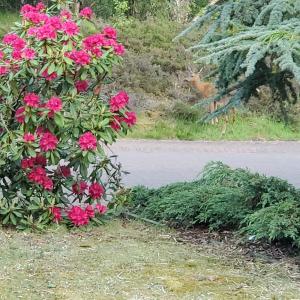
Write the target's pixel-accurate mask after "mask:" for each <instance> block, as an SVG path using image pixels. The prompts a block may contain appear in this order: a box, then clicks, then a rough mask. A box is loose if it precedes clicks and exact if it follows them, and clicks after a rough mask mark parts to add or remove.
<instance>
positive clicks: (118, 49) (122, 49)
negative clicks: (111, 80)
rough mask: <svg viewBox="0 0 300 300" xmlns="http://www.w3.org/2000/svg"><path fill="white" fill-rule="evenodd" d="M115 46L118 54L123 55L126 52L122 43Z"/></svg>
mask: <svg viewBox="0 0 300 300" xmlns="http://www.w3.org/2000/svg"><path fill="white" fill-rule="evenodd" d="M113 48H114V51H115V53H116V54H117V55H119V56H122V55H124V54H125V47H124V46H123V45H122V44H116V45H113Z"/></svg>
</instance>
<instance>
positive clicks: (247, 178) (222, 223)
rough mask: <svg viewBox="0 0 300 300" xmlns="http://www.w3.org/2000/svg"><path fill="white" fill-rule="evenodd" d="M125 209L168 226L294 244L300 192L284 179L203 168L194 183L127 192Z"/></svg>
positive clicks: (299, 228)
mask: <svg viewBox="0 0 300 300" xmlns="http://www.w3.org/2000/svg"><path fill="white" fill-rule="evenodd" d="M129 208H130V210H131V211H132V212H134V213H136V214H139V215H141V216H142V217H145V218H147V219H152V220H155V221H159V222H165V223H167V224H169V225H171V226H175V227H178V226H184V227H190V226H195V225H207V226H208V227H209V228H211V229H225V228H226V229H232V230H241V232H243V233H247V234H251V235H254V236H255V237H256V238H257V239H267V240H270V241H273V240H280V241H290V242H292V243H294V244H297V245H299V239H300V223H299V216H300V191H299V190H297V189H296V188H295V187H294V186H292V185H291V184H289V183H288V182H287V181H285V180H281V179H279V178H275V177H266V176H262V175H259V174H254V173H251V172H249V171H248V170H244V169H235V170H234V169H231V168H230V167H229V166H227V165H224V164H222V163H220V162H213V163H210V164H208V165H207V166H206V167H205V168H204V171H203V173H202V176H201V177H200V178H199V179H198V180H197V181H194V182H181V183H175V184H171V185H167V186H164V187H161V188H159V189H147V188H145V187H136V188H134V189H133V190H132V200H131V203H130V206H129Z"/></svg>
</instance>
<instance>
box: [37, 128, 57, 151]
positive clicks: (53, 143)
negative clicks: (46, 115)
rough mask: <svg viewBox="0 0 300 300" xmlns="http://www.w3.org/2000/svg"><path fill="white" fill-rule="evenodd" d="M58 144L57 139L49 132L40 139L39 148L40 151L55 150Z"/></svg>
mask: <svg viewBox="0 0 300 300" xmlns="http://www.w3.org/2000/svg"><path fill="white" fill-rule="evenodd" d="M57 144H58V139H57V137H56V136H55V135H54V134H52V133H51V132H45V133H44V134H43V135H42V137H41V139H40V147H41V150H42V151H45V152H47V151H51V150H55V149H56V147H57Z"/></svg>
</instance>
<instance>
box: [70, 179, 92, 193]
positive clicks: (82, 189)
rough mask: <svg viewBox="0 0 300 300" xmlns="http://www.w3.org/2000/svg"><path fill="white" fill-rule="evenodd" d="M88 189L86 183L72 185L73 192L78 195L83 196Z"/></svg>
mask: <svg viewBox="0 0 300 300" xmlns="http://www.w3.org/2000/svg"><path fill="white" fill-rule="evenodd" d="M87 188H88V185H87V183H86V182H84V181H80V182H79V183H77V182H76V183H74V184H73V185H72V191H73V193H74V194H76V195H82V194H83V193H84V192H85V190H86V189H87Z"/></svg>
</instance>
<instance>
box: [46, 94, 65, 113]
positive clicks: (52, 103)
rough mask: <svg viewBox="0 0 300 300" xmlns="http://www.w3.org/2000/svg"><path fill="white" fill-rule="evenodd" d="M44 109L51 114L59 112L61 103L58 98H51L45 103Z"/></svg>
mask: <svg viewBox="0 0 300 300" xmlns="http://www.w3.org/2000/svg"><path fill="white" fill-rule="evenodd" d="M46 108H48V109H49V110H51V111H53V112H59V111H61V110H62V101H61V99H60V98H58V97H52V98H51V99H50V100H49V101H48V102H47V103H46Z"/></svg>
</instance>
